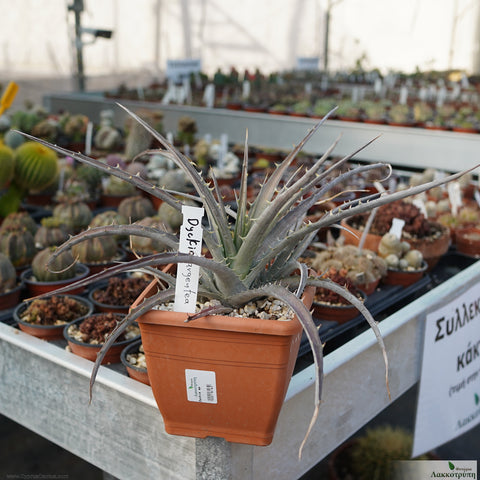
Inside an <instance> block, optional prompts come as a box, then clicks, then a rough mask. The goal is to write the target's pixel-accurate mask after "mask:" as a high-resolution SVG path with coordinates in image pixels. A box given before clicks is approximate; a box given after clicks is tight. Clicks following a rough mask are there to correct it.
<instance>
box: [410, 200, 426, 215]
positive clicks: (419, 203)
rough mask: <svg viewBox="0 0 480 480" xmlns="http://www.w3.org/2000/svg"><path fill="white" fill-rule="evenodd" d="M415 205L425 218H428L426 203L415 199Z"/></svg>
mask: <svg viewBox="0 0 480 480" xmlns="http://www.w3.org/2000/svg"><path fill="white" fill-rule="evenodd" d="M412 203H413V205H415V206H416V207H417V208H418V209H419V210H420V212H421V213H422V214H423V215H425V217H427V216H428V214H427V207H426V206H425V202H424V201H423V200H422V199H421V198H414V199H413V200H412Z"/></svg>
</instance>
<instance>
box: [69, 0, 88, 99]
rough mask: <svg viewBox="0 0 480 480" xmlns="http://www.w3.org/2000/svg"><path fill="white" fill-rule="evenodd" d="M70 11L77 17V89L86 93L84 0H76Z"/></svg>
mask: <svg viewBox="0 0 480 480" xmlns="http://www.w3.org/2000/svg"><path fill="white" fill-rule="evenodd" d="M68 9H69V10H70V11H73V13H74V15H75V51H76V58H77V71H76V75H75V80H76V84H77V85H76V87H77V90H78V91H80V92H84V91H85V73H84V67H83V43H82V20H81V14H82V12H83V10H84V6H83V0H74V1H73V4H72V5H69V7H68Z"/></svg>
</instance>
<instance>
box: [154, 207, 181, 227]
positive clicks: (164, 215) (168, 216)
mask: <svg viewBox="0 0 480 480" xmlns="http://www.w3.org/2000/svg"><path fill="white" fill-rule="evenodd" d="M158 218H159V219H160V221H161V222H162V224H163V225H164V227H166V229H167V230H170V231H172V232H178V230H179V228H180V225H182V222H183V215H182V212H180V211H178V210H177V209H176V208H173V207H172V206H171V205H169V204H168V203H165V202H163V203H162V204H161V205H160V207H158Z"/></svg>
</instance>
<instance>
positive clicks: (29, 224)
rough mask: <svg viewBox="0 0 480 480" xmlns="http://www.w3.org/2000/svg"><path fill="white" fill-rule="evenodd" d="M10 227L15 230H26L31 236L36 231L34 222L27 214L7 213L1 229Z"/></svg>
mask: <svg viewBox="0 0 480 480" xmlns="http://www.w3.org/2000/svg"><path fill="white" fill-rule="evenodd" d="M6 227H12V229H15V230H23V229H24V228H26V229H27V230H28V231H29V232H30V233H31V234H32V235H35V233H36V232H37V230H38V227H37V224H36V223H35V220H34V219H33V218H32V217H31V216H30V214H29V213H28V212H14V213H9V214H8V215H7V216H6V217H5V219H4V220H3V223H2V228H6Z"/></svg>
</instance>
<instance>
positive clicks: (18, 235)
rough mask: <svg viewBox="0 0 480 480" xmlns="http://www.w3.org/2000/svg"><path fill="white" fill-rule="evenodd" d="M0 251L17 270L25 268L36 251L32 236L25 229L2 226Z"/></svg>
mask: <svg viewBox="0 0 480 480" xmlns="http://www.w3.org/2000/svg"><path fill="white" fill-rule="evenodd" d="M0 251H1V252H2V253H4V254H5V255H6V256H7V257H8V258H10V260H11V262H12V263H13V265H14V266H15V267H17V268H22V267H25V266H27V265H28V264H29V263H30V262H31V261H32V259H33V257H34V256H35V253H36V252H37V249H36V248H35V241H34V239H33V235H32V234H31V233H30V232H29V231H28V230H27V229H26V228H23V229H17V228H15V227H12V226H10V227H9V226H3V225H2V228H1V230H0Z"/></svg>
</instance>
